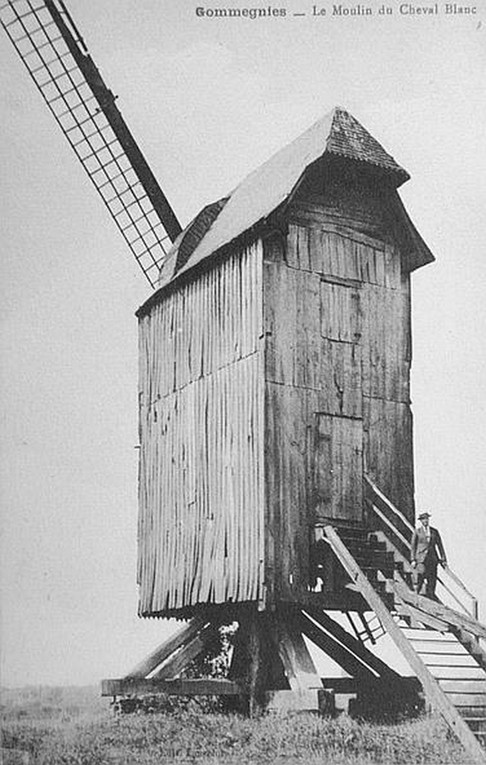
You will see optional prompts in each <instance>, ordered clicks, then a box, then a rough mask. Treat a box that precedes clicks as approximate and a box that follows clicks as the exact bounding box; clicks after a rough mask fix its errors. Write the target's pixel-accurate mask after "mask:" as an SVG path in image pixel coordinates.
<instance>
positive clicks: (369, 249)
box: [0, 0, 486, 763]
mask: <svg viewBox="0 0 486 765" xmlns="http://www.w3.org/2000/svg"><path fill="white" fill-rule="evenodd" d="M0 20H1V23H2V25H3V27H4V28H5V30H6V32H7V34H8V36H9V37H10V39H11V41H12V42H13V44H14V46H15V48H16V50H17V52H18V54H19V56H20V58H21V59H22V61H23V63H24V64H25V66H26V68H27V70H28V72H29V74H30V76H31V77H32V79H33V80H34V82H35V84H36V86H37V88H38V89H39V91H40V92H41V94H42V96H43V98H44V100H45V102H46V104H47V106H48V107H49V109H50V111H51V112H52V114H53V116H54V118H55V120H56V122H57V123H58V125H59V126H60V128H61V130H62V132H63V133H64V135H65V137H66V138H67V140H68V142H69V144H70V145H71V147H72V148H73V151H74V152H75V154H76V156H77V158H78V160H79V161H80V163H81V164H82V165H83V167H84V169H85V171H86V173H87V175H88V176H89V178H90V179H91V181H92V183H93V185H94V186H95V188H96V190H97V192H98V193H99V195H100V196H101V198H102V200H103V202H104V204H105V205H106V207H107V209H108V211H109V213H110V214H111V216H112V218H113V219H114V221H115V223H116V225H117V226H118V229H119V230H120V232H121V233H122V235H123V237H124V239H125V241H126V243H127V245H128V247H129V248H130V250H131V251H132V254H133V255H134V256H135V259H136V260H137V263H138V265H139V266H140V267H141V269H142V271H143V273H144V274H145V276H146V277H147V279H148V281H149V282H150V284H151V286H152V287H154V288H155V292H153V294H152V295H151V296H150V297H149V299H148V300H147V301H146V302H145V304H144V305H143V306H142V307H141V308H140V309H139V310H138V312H137V314H138V318H139V324H140V390H139V398H140V472H139V498H140V502H139V527H138V584H139V591H140V600H139V614H140V615H141V616H142V617H162V618H170V617H177V618H179V619H189V623H188V624H187V625H186V626H185V627H184V628H183V629H182V630H181V631H179V632H178V633H177V634H176V635H174V636H173V637H171V638H170V640H169V641H166V642H165V643H164V644H163V645H161V646H160V647H159V648H157V649H156V650H155V651H154V652H153V653H152V654H151V655H150V656H149V657H147V658H146V659H145V660H144V661H143V662H142V663H141V664H139V665H138V666H137V667H135V668H134V669H133V670H132V671H131V672H130V673H128V674H127V675H126V676H125V677H124V678H120V679H112V680H105V681H103V684H102V693H103V694H105V695H127V694H128V695H130V694H141V693H158V692H164V693H176V694H184V695H188V694H193V695H197V694H201V693H203V694H208V693H209V694H215V693H216V694H224V695H229V696H237V697H238V698H239V699H240V700H242V701H243V702H244V703H245V704H247V703H248V702H249V706H250V709H251V708H253V707H254V705H255V702H258V703H262V704H264V705H270V706H271V705H272V704H273V705H274V706H276V707H277V708H278V707H279V706H280V708H297V709H302V708H304V709H318V708H320V706H321V705H322V703H323V698H324V696H323V694H325V692H326V689H328V690H333V689H334V690H336V689H337V688H338V686H339V687H340V688H341V690H343V689H346V690H347V691H352V692H356V693H357V696H358V701H359V699H360V698H361V703H362V704H363V705H364V706H365V707H367V706H372V705H373V704H375V703H376V700H377V699H378V698H381V700H382V703H383V704H384V705H385V706H390V705H392V704H393V703H395V702H396V699H397V697H400V698H402V699H403V700H404V702H408V703H412V704H413V703H415V702H414V699H415V686H414V684H413V683H412V684H410V683H408V682H407V678H403V677H401V676H400V675H399V674H398V673H397V672H396V671H394V670H393V669H392V668H391V667H389V666H388V665H387V664H386V663H384V662H383V661H382V660H381V659H379V658H378V657H377V656H376V655H375V654H374V653H373V652H372V651H371V650H370V649H369V647H368V646H367V645H366V643H369V644H370V645H371V646H373V645H374V644H375V643H376V641H377V639H378V638H379V637H380V636H381V635H383V634H385V633H388V635H389V636H390V637H391V639H392V640H393V642H394V643H395V645H396V646H397V648H398V649H399V650H400V651H401V653H402V654H403V656H404V657H405V658H406V659H407V661H408V663H409V665H410V667H411V668H412V670H413V671H414V673H415V675H416V678H417V679H418V681H419V684H420V687H421V688H422V690H423V692H424V694H425V696H426V698H427V699H428V701H429V703H430V704H431V705H432V706H433V707H434V708H435V709H436V710H438V711H439V712H440V713H441V714H442V715H443V717H444V718H445V719H446V721H447V722H448V724H449V725H450V727H451V729H452V730H453V731H454V732H455V733H456V735H457V736H458V737H459V739H460V740H461V742H462V743H463V744H464V746H465V748H466V749H467V751H468V752H469V754H470V755H471V757H472V759H473V760H474V761H477V762H483V763H484V762H485V761H486V758H485V756H484V750H483V749H482V747H481V742H484V740H485V738H486V691H485V684H486V677H485V676H484V673H485V672H486V652H485V651H484V649H483V647H482V646H481V643H480V640H481V639H486V627H485V626H484V625H482V624H480V622H479V621H478V613H477V601H476V600H475V599H474V598H473V596H472V595H471V594H470V593H469V591H468V590H467V588H466V587H465V585H464V584H463V583H462V582H461V581H460V580H459V578H458V577H457V576H456V575H455V574H454V573H453V572H451V571H450V570H448V571H447V572H445V573H444V575H443V577H441V579H443V581H442V582H441V587H442V588H443V592H444V593H445V596H447V597H449V596H450V597H452V599H453V600H452V601H449V602H446V601H447V597H446V599H445V600H444V601H443V602H435V601H429V600H428V599H427V598H424V597H423V596H421V595H420V594H417V593H415V592H414V591H413V588H412V586H411V585H412V575H413V571H412V568H411V566H410V562H409V555H410V540H411V536H412V532H413V528H414V520H415V508H414V478H413V441H412V415H411V410H410V363H411V317H410V274H411V272H412V271H414V270H415V269H416V268H419V267H420V266H423V265H425V264H427V263H430V262H431V261H432V260H433V256H432V255H431V253H430V251H429V250H428V248H427V246H426V245H425V243H424V242H423V240H422V239H421V237H420V235H419V234H418V233H417V231H416V229H415V228H414V226H413V224H412V222H411V221H410V218H409V217H408V215H407V213H406V211H405V209H404V207H403V204H402V202H401V201H400V197H399V195H398V192H397V188H398V187H399V186H400V185H401V184H402V183H403V182H404V181H406V180H407V179H408V174H407V172H406V171H405V170H403V168H401V167H400V166H399V165H398V164H397V163H396V162H395V160H394V159H393V157H391V156H390V155H389V154H388V153H387V152H386V151H385V149H384V148H383V147H382V146H381V145H380V144H379V143H378V142H377V141H376V140H375V139H374V138H373V137H372V136H371V135H370V134H369V133H368V132H367V131H366V130H365V128H363V126H362V125H361V124H360V123H359V122H358V121H357V120H356V119H355V118H354V117H352V116H351V115H350V114H349V113H348V112H346V111H345V110H343V109H341V108H336V109H334V110H333V111H332V112H331V113H330V114H328V115H327V116H326V117H324V118H323V119H321V120H319V121H318V122H316V123H315V124H314V125H313V126H312V127H311V128H309V130H307V131H306V132H305V133H304V134H303V135H302V136H301V137H300V138H298V139H297V140H296V141H294V142H293V143H291V144H290V145H288V146H287V147H285V148H283V149H282V150H281V151H280V152H278V153H277V154H276V155H275V156H273V157H272V158H271V159H270V160H269V161H268V162H266V163H265V164H264V165H263V166H261V167H260V168H258V169H257V170H255V171H254V172H253V173H252V174H251V175H250V176H248V178H246V179H245V180H244V181H243V182H242V183H241V184H240V185H239V186H238V187H237V188H236V189H235V190H234V191H233V192H232V193H231V194H229V195H228V196H227V197H224V198H223V199H220V200H218V201H216V202H214V203H212V204H210V205H208V206H206V207H205V208H204V209H203V210H202V211H201V212H200V213H199V215H197V216H196V218H195V219H194V220H193V221H192V222H191V223H190V224H189V225H188V226H187V227H186V228H185V229H184V230H182V228H181V226H180V224H179V222H178V220H177V218H176V216H175V214H174V212H173V210H172V209H171V207H170V205H169V203H168V200H167V198H166V197H165V194H164V193H163V191H162V189H161V188H160V187H159V185H158V183H157V181H156V179H155V178H154V176H153V174H152V172H151V171H150V168H149V167H148V165H147V163H146V161H145V159H144V158H143V156H142V153H141V152H140V150H139V148H138V146H137V144H136V143H135V141H134V139H133V136H132V134H131V133H130V131H129V129H128V127H127V126H126V124H125V122H124V120H123V118H122V116H121V114H120V112H119V111H118V109H117V107H116V105H115V97H114V96H113V93H112V92H111V91H110V90H109V89H108V88H107V87H106V85H105V83H104V82H103V80H102V78H101V75H100V73H99V71H98V69H97V68H96V66H95V65H94V63H93V61H92V59H91V57H90V55H89V53H88V50H87V48H86V45H85V43H84V40H83V38H82V37H81V35H80V33H79V31H78V29H77V27H76V25H75V24H74V22H73V20H72V18H71V16H70V15H69V12H68V10H67V8H66V6H65V4H64V2H62V0H8V2H6V3H5V4H4V5H3V6H2V8H1V9H0ZM446 575H447V576H446ZM453 584H454V585H455V587H456V588H457V589H456V591H455V592H454V590H453V589H451V587H452V585H453ZM458 593H459V594H458ZM451 602H452V606H451ZM458 607H459V609H460V610H458ZM336 611H337V612H341V613H343V614H345V615H346V616H347V617H348V620H349V623H350V625H351V627H352V630H351V632H350V631H349V630H347V629H344V628H343V626H342V624H340V623H339V621H337V620H336V619H335V618H334V615H333V616H331V614H333V612H336ZM370 613H372V614H373V616H372V618H371V620H370V618H369V614H370ZM229 622H237V623H238V625H239V626H238V630H237V632H236V636H235V643H234V649H233V652H232V660H231V667H230V672H229V676H228V677H227V678H223V679H214V678H209V679H207V678H199V679H194V678H188V677H187V675H186V674H185V672H186V669H187V667H188V666H189V665H190V664H191V662H192V660H193V659H194V658H195V657H197V656H198V655H199V654H202V653H204V651H205V650H206V648H207V647H208V645H210V643H211V641H212V639H213V638H214V635H215V634H216V633H217V632H218V630H219V628H220V627H221V626H222V625H224V624H228V623H229ZM357 625H358V626H357ZM359 625H361V626H359ZM304 637H305V638H307V639H308V640H310V641H312V642H313V643H314V644H315V645H316V646H318V647H319V648H321V649H322V650H323V651H324V652H325V653H326V654H327V655H328V656H330V657H331V658H332V659H333V660H334V661H335V662H337V663H338V664H339V665H340V666H341V667H342V669H344V670H345V672H346V673H347V677H346V678H344V679H343V678H341V680H343V682H341V684H339V682H338V681H336V680H334V681H332V682H331V681H330V680H329V679H328V680H326V679H323V678H320V677H319V674H318V672H317V670H316V667H315V665H314V662H313V660H312V658H311V655H310V653H309V650H308V646H307V643H306V642H305V640H304ZM450 646H452V647H450ZM456 648H457V651H456ZM437 655H438V656H440V657H441V659H442V657H443V658H444V660H445V659H446V660H447V662H448V663H442V662H437V661H436V660H431V659H430V657H431V656H432V659H433V657H434V656H437ZM457 657H459V659H458V661H459V663H455V661H456V658H457ZM449 664H450V667H452V668H453V669H452V672H451V671H450V668H449ZM444 668H445V671H446V675H445V676H444V674H443V671H442V670H443V669H444ZM441 672H442V674H441ZM449 672H450V676H449V675H448V674H447V673H449ZM416 678H412V679H413V680H415V679H416ZM415 685H416V684H415ZM326 698H327V696H326Z"/></svg>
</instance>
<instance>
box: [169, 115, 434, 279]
mask: <svg viewBox="0 0 486 765" xmlns="http://www.w3.org/2000/svg"><path fill="white" fill-rule="evenodd" d="M321 158H325V159H327V160H330V159H332V158H341V159H345V160H349V161H350V162H351V163H356V164H358V165H359V164H362V165H363V166H366V167H367V168H374V169H375V170H376V171H377V172H379V173H380V174H381V177H382V178H383V177H386V179H387V183H388V185H389V189H390V194H391V196H392V198H393V200H392V204H393V206H394V207H395V208H396V210H395V214H396V216H397V219H399V220H400V222H401V226H402V228H403V230H404V235H406V236H407V237H408V239H409V246H408V249H409V252H410V254H411V258H410V270H412V269H413V268H417V267H419V266H420V265H424V264H425V263H428V262H431V261H432V260H433V256H432V254H431V253H430V251H429V249H428V248H427V245H426V244H425V243H424V242H423V240H422V239H421V237H420V236H419V234H418V233H417V232H416V230H415V229H414V228H413V225H412V224H411V221H410V219H409V218H408V215H407V213H406V211H405V209H404V208H403V205H401V203H400V199H399V197H398V194H396V191H395V189H396V188H397V187H398V186H400V185H401V184H402V183H404V182H405V181H407V180H408V179H409V177H410V176H409V175H408V173H407V171H406V170H404V169H403V168H402V167H400V165H399V164H398V163H397V162H396V161H395V160H394V158H393V157H392V156H391V155H390V154H388V152H386V151H385V149H384V148H383V147H382V146H381V145H380V144H379V143H378V141H376V139H375V138H373V137H372V136H371V135H370V134H369V133H368V131H367V130H366V129H365V128H364V127H363V126H362V125H361V124H360V123H359V122H358V120H356V119H355V118H354V117H353V116H352V115H350V114H349V113H348V112H347V111H345V110H344V109H340V108H338V107H336V108H335V109H334V110H333V111H332V112H330V113H329V114H327V115H325V116H324V117H323V118H322V119H320V120H318V121H317V122H316V123H315V124H314V125H312V126H311V127H310V128H309V129H308V130H307V131H306V132H305V133H303V134H302V135H301V136H300V137H299V138H297V139H296V140H295V141H293V142H292V143H290V144H288V145H287V146H285V147H284V148H283V149H281V150H280V151H279V152H277V153H276V154H275V155H274V156H273V157H271V158H270V159H269V160H268V161H267V162H265V163H264V164H263V165H261V166H260V167H259V168H257V169H256V170H254V171H253V172H252V173H250V175H248V176H247V178H245V179H244V180H243V181H242V183H241V184H240V185H239V186H237V187H236V189H234V191H233V192H231V193H230V194H229V195H228V197H227V198H225V200H224V204H222V202H223V200H220V202H217V203H214V205H217V206H218V209H217V210H215V208H214V207H213V206H212V205H211V206H209V207H212V208H213V212H215V213H216V214H215V215H214V218H213V220H212V221H211V224H210V225H209V226H201V225H200V221H201V219H206V220H207V211H208V207H205V208H204V209H203V210H202V211H201V213H199V215H198V216H196V218H195V219H194V221H192V223H191V224H190V225H189V226H188V227H187V228H186V232H188V231H189V230H193V228H194V225H195V224H197V225H196V228H198V229H199V231H200V236H199V237H195V238H193V239H192V246H191V250H192V251H191V252H190V256H188V257H184V258H180V257H178V253H179V249H180V247H181V244H182V243H183V242H184V241H186V243H187V240H185V234H186V232H184V233H183V234H182V235H181V236H180V237H179V238H178V240H177V241H176V242H175V245H174V247H173V249H172V251H171V252H170V253H169V257H168V258H167V260H166V262H165V265H164V267H163V268H162V271H161V275H160V280H159V285H160V287H163V286H166V285H167V284H169V283H170V282H171V281H173V280H174V279H176V278H177V277H178V276H179V275H181V274H183V273H187V272H188V271H189V270H190V269H191V268H194V267H195V266H197V265H198V264H200V263H202V262H203V261H205V260H207V259H208V258H209V257H211V256H213V255H215V254H216V253H217V252H219V251H220V250H221V249H222V248H224V247H227V246H228V245H229V244H230V243H232V242H233V243H235V240H236V239H237V238H238V237H241V236H242V235H243V234H245V233H248V232H249V231H250V230H251V229H254V228H255V227H257V226H258V225H259V224H261V223H262V222H264V221H265V220H267V219H268V217H269V216H270V215H271V214H272V213H273V212H274V211H275V210H278V209H279V208H280V207H281V206H282V205H284V204H286V203H287V202H288V201H289V200H290V199H291V198H292V197H293V195H294V194H295V192H296V190H297V189H298V187H299V185H300V184H301V182H302V180H303V178H304V176H305V174H306V171H307V170H308V168H310V167H312V165H313V164H314V163H316V162H317V161H318V160H319V159H321Z"/></svg>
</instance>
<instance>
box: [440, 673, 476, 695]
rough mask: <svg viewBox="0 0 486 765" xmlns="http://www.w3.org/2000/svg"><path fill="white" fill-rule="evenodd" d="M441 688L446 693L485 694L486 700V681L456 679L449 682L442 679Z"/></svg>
mask: <svg viewBox="0 0 486 765" xmlns="http://www.w3.org/2000/svg"><path fill="white" fill-rule="evenodd" d="M439 684H440V687H441V688H442V690H443V691H445V692H446V693H475V694H478V693H479V694H481V693H483V694H485V700H486V679H484V678H483V679H480V680H477V679H474V678H473V679H472V680H470V679H463V678H461V679H455V680H449V679H444V678H440V679H439Z"/></svg>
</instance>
